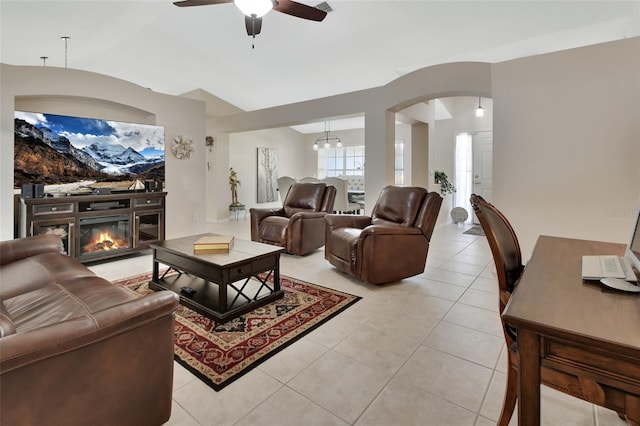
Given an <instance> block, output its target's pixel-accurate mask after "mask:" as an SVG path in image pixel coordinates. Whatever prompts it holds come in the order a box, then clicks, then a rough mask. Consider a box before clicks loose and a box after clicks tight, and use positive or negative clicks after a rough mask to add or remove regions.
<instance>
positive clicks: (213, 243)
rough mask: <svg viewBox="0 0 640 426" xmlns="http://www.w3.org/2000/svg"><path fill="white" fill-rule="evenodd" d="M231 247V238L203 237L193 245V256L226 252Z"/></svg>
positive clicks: (222, 236) (226, 236) (224, 236)
mask: <svg viewBox="0 0 640 426" xmlns="http://www.w3.org/2000/svg"><path fill="white" fill-rule="evenodd" d="M231 247H233V236H228V235H204V236H202V237H200V238H198V239H197V240H196V241H195V242H194V243H193V253H194V254H206V253H220V252H227V251H229V250H230V249H231Z"/></svg>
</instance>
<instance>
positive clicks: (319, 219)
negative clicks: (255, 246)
mask: <svg viewBox="0 0 640 426" xmlns="http://www.w3.org/2000/svg"><path fill="white" fill-rule="evenodd" d="M335 197H336V188H335V187H333V186H327V185H326V184H324V183H295V184H293V185H292V186H291V188H290V189H289V192H288V194H287V196H286V198H285V200H284V203H283V207H282V208H280V209H256V208H252V209H250V210H249V214H250V217H251V240H252V241H257V242H260V243H266V244H272V245H276V246H281V247H284V248H285V250H286V251H287V253H289V254H294V255H297V256H302V255H305V254H308V253H311V252H312V251H314V250H316V249H318V248H320V247H322V246H323V245H324V236H325V232H324V227H325V222H324V216H325V215H326V214H327V212H331V211H333V203H334V200H335Z"/></svg>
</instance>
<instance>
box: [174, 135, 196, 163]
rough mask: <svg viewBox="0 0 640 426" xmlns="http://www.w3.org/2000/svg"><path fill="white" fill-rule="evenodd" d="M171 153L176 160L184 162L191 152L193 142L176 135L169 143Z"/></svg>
mask: <svg viewBox="0 0 640 426" xmlns="http://www.w3.org/2000/svg"><path fill="white" fill-rule="evenodd" d="M171 152H173V155H175V156H176V158H178V159H180V160H186V159H187V158H189V157H191V153H192V152H193V141H192V140H191V139H190V138H188V137H186V136H182V135H178V136H176V137H175V138H173V142H171Z"/></svg>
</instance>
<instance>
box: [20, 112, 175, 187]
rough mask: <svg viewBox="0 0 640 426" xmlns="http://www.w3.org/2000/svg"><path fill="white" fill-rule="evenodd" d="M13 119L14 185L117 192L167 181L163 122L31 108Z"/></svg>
mask: <svg viewBox="0 0 640 426" xmlns="http://www.w3.org/2000/svg"><path fill="white" fill-rule="evenodd" d="M14 117H15V141H14V187H15V188H21V187H22V185H23V184H31V183H44V184H45V190H46V188H47V186H55V187H57V188H60V187H62V188H64V187H67V188H72V189H76V190H78V189H83V188H84V189H87V188H89V189H90V188H95V187H103V188H105V187H108V188H110V189H115V190H118V189H131V188H132V185H136V184H138V185H139V184H140V182H145V181H148V180H153V181H155V182H163V181H164V165H165V151H164V148H165V143H164V127H162V126H155V125H148V124H137V123H126V122H120V121H112V120H101V119H95V118H84V117H71V116H65V115H55V114H46V113H40V112H27V111H15V115H14ZM138 189H139V187H138Z"/></svg>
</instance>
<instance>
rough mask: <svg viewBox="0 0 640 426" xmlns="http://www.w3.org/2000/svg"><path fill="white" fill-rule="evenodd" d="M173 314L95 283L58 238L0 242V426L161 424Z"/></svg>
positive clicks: (166, 297)
mask: <svg viewBox="0 0 640 426" xmlns="http://www.w3.org/2000/svg"><path fill="white" fill-rule="evenodd" d="M177 306H178V296H177V295H176V294H175V293H172V292H170V291H161V292H155V293H152V294H149V295H146V296H144V297H138V296H136V295H135V294H133V293H131V292H129V291H127V290H125V289H124V288H120V287H116V286H114V285H113V284H111V283H110V282H108V281H106V280H104V279H102V278H99V277H98V276H96V275H95V274H94V273H93V272H91V271H90V270H89V269H87V268H86V267H85V266H84V265H82V264H80V263H79V262H78V261H76V260H75V259H73V258H71V257H69V256H65V255H63V254H62V253H61V241H60V237H57V236H55V235H52V234H44V235H38V236H35V237H28V238H22V239H17V240H10V241H2V242H0V424H2V425H25V426H28V425H69V426H71V425H123V426H126V425H132V426H133V425H136V426H140V425H150V426H151V425H161V424H163V423H165V422H166V421H167V420H168V419H169V417H170V415H171V403H172V386H173V362H174V361H173V353H174V349H173V333H174V311H175V309H176V307H177Z"/></svg>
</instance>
